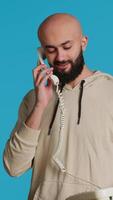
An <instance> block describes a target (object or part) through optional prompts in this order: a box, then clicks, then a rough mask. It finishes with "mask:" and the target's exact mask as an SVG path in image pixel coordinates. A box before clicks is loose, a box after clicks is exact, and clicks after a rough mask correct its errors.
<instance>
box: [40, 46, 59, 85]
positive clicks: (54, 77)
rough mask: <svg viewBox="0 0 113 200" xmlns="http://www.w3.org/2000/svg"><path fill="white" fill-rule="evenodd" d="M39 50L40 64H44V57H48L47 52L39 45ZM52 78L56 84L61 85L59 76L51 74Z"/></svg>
mask: <svg viewBox="0 0 113 200" xmlns="http://www.w3.org/2000/svg"><path fill="white" fill-rule="evenodd" d="M37 51H38V58H39V62H38V63H40V64H42V65H43V64H44V59H46V56H45V53H44V49H43V48H42V47H39V48H38V49H37ZM51 80H52V81H53V84H54V85H59V79H58V77H57V76H55V75H51Z"/></svg>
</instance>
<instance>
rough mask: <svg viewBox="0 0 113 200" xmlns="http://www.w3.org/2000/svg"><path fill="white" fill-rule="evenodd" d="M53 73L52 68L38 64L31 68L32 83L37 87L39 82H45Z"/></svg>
mask: <svg viewBox="0 0 113 200" xmlns="http://www.w3.org/2000/svg"><path fill="white" fill-rule="evenodd" d="M52 74H53V68H47V67H46V65H39V66H38V67H36V68H35V69H34V70H33V77H34V84H35V87H37V86H38V85H39V84H41V83H42V84H43V82H46V80H48V78H49V77H50V76H51V75H52Z"/></svg>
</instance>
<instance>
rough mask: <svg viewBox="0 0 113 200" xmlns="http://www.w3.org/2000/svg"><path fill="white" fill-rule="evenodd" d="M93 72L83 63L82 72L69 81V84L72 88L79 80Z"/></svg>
mask: <svg viewBox="0 0 113 200" xmlns="http://www.w3.org/2000/svg"><path fill="white" fill-rule="evenodd" d="M93 73H94V72H92V71H90V70H89V69H88V68H87V66H86V65H84V68H83V70H82V73H81V74H80V75H79V76H78V77H77V78H76V79H75V80H74V81H71V82H70V83H69V85H70V86H71V87H72V88H74V87H75V86H76V85H77V84H78V83H79V82H80V81H81V80H83V79H85V78H86V77H88V76H91V75H93Z"/></svg>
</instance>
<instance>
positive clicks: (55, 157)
mask: <svg viewBox="0 0 113 200" xmlns="http://www.w3.org/2000/svg"><path fill="white" fill-rule="evenodd" d="M38 57H39V61H40V63H41V64H44V59H45V58H46V57H45V54H44V51H43V48H42V47H39V48H38ZM51 80H52V81H53V83H54V85H55V86H56V93H57V95H58V98H59V106H60V110H61V124H60V139H59V144H58V147H57V149H56V152H55V153H54V155H53V157H52V161H54V163H55V164H56V165H57V166H59V168H60V169H61V170H63V169H64V166H63V164H62V163H61V161H60V160H59V159H58V156H59V153H60V151H61V147H62V142H63V133H64V98H63V95H62V92H61V91H60V90H59V79H58V77H57V76H55V75H51Z"/></svg>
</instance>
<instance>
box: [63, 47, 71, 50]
mask: <svg viewBox="0 0 113 200" xmlns="http://www.w3.org/2000/svg"><path fill="white" fill-rule="evenodd" d="M63 48H64V49H65V50H68V49H71V46H68V47H63Z"/></svg>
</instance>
